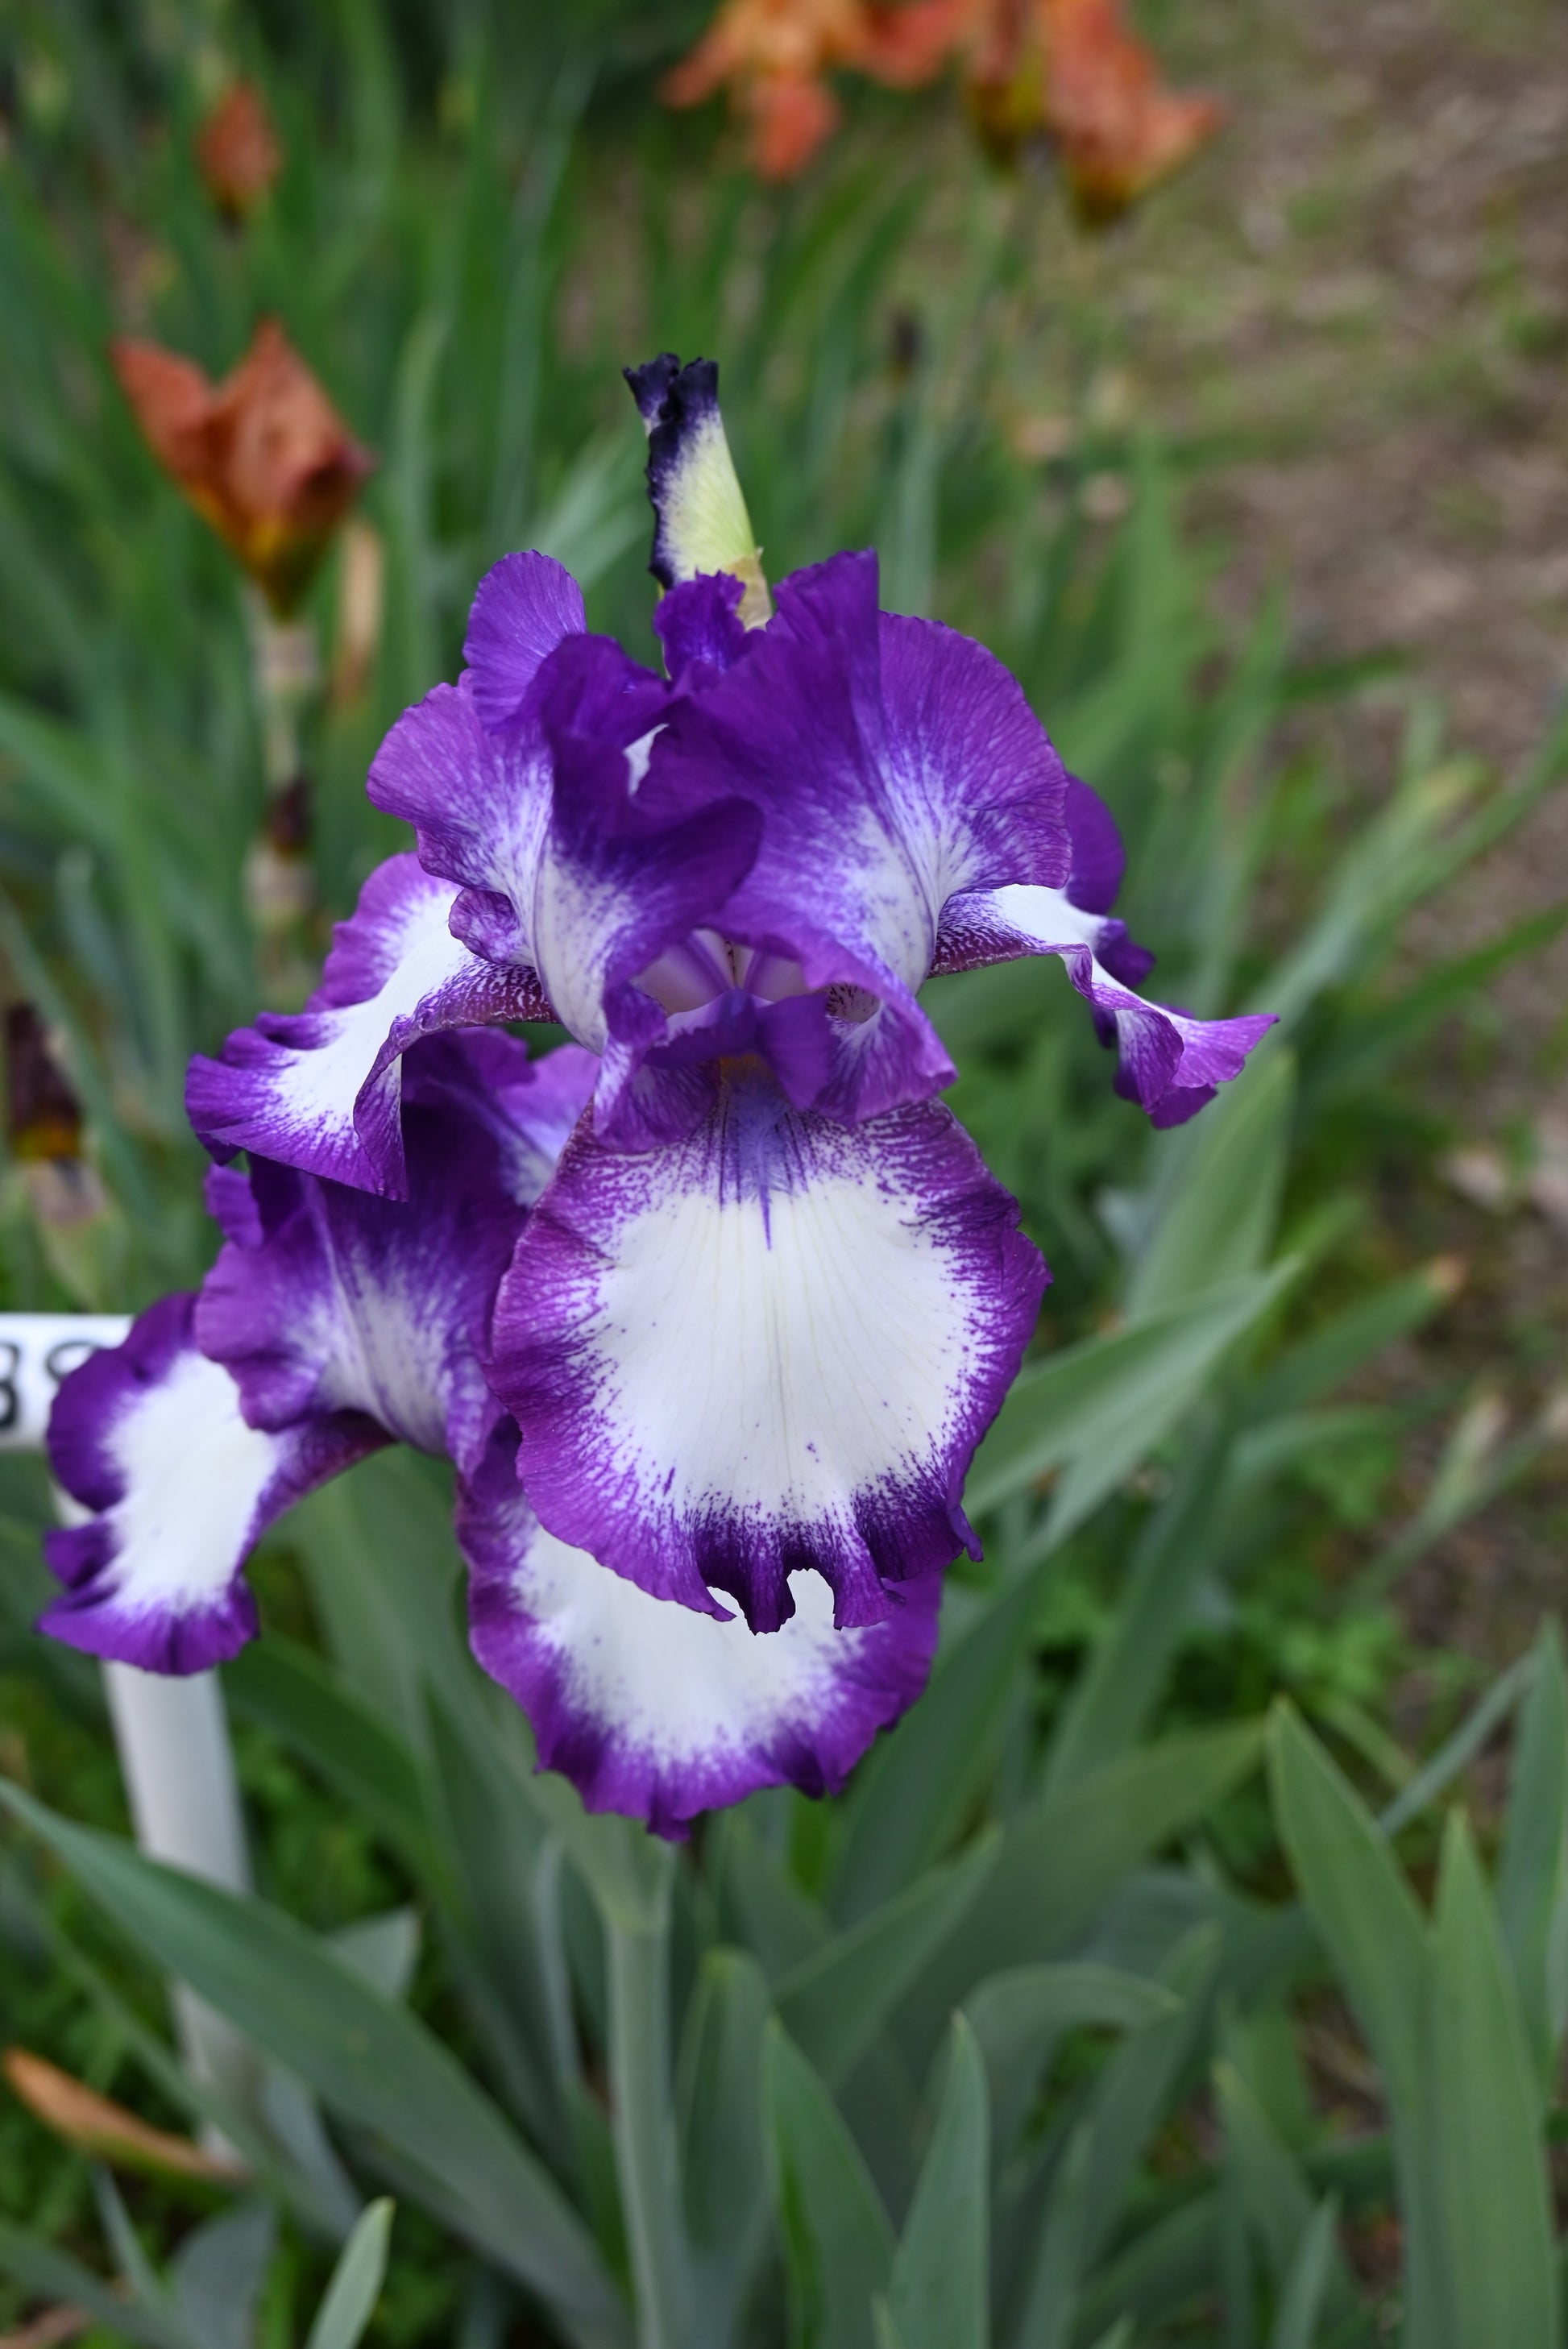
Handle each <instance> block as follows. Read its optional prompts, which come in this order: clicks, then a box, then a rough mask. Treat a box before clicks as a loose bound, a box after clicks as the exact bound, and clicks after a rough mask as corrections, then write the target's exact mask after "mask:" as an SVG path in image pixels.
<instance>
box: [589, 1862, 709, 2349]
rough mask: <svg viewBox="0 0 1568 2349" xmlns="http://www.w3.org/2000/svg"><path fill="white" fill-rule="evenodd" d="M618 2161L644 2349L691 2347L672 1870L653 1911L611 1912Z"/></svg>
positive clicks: (612, 2048) (613, 2087) (613, 2076)
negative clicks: (673, 2061)
mask: <svg viewBox="0 0 1568 2349" xmlns="http://www.w3.org/2000/svg"><path fill="white" fill-rule="evenodd" d="M605 1930H606V1934H607V1937H608V1942H609V1961H610V2088H611V2095H612V2097H613V2099H614V2137H615V2168H616V2173H617V2176H618V2177H619V2179H620V2185H621V2202H622V2208H623V2209H624V2215H625V2222H626V2240H627V2243H628V2245H629V2247H630V2251H631V2260H632V2276H633V2282H634V2286H635V2289H636V2298H637V2342H638V2349H686V2343H687V2340H688V2337H689V2336H688V2333H687V2329H686V2240H685V2228H684V2225H683V2221H682V2217H681V2204H680V2184H679V2169H678V2164H677V2157H676V2132H675V2119H674V2112H673V2106H672V2098H671V2077H670V2051H669V1874H668V1868H667V1866H666V1867H665V1872H664V1878H663V1885H662V1889H661V1895H660V1898H659V1899H658V1901H657V1902H656V1904H655V1915H654V1916H653V1917H652V1918H651V1919H649V1920H645V1921H643V1920H638V1921H633V1920H632V1919H631V1918H629V1917H628V1916H627V1915H625V1914H624V1913H623V1914H622V1915H620V1916H618V1917H617V1916H614V1915H606V1918H605Z"/></svg>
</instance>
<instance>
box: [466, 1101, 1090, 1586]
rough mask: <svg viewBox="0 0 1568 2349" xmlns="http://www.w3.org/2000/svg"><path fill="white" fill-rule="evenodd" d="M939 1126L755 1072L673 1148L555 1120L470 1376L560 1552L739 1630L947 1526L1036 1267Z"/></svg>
mask: <svg viewBox="0 0 1568 2349" xmlns="http://www.w3.org/2000/svg"><path fill="white" fill-rule="evenodd" d="M1016 1226H1017V1208H1016V1203H1015V1202H1014V1201H1013V1199H1012V1198H1011V1197H1010V1196H1009V1195H1008V1194H1007V1193H1006V1191H1004V1190H1003V1189H1002V1187H1001V1185H999V1184H997V1183H996V1182H995V1181H994V1180H993V1178H992V1177H991V1176H990V1175H989V1174H987V1173H986V1171H985V1166H984V1165H983V1164H982V1163H981V1160H980V1157H979V1154H978V1153H977V1152H976V1151H975V1147H974V1144H973V1143H971V1142H970V1140H969V1138H968V1136H967V1135H966V1134H965V1133H964V1131H963V1129H962V1128H961V1127H960V1126H959V1125H958V1124H957V1123H956V1121H955V1120H954V1118H953V1116H952V1114H951V1113H950V1112H948V1111H947V1110H946V1109H944V1108H943V1107H942V1106H941V1105H939V1104H936V1103H929V1102H927V1103H920V1104H916V1105H913V1106H912V1107H909V1108H906V1109H903V1110H900V1111H897V1112H892V1113H891V1114H889V1115H887V1116H885V1117H882V1118H881V1119H878V1120H874V1121H872V1122H871V1123H867V1124H864V1125H861V1126H860V1127H855V1128H851V1127H845V1126H842V1125H840V1124H838V1123H833V1122H832V1121H830V1120H829V1119H826V1118H823V1117H820V1116H815V1115H810V1114H808V1115H800V1114H798V1113H796V1112H793V1111H791V1110H790V1109H789V1105H788V1103H787V1102H785V1100H784V1098H783V1096H782V1095H781V1093H780V1092H779V1090H778V1088H777V1087H776V1085H775V1084H774V1082H773V1081H772V1079H771V1078H770V1077H769V1076H768V1075H767V1073H766V1072H765V1071H762V1070H761V1069H760V1067H759V1065H758V1064H755V1063H753V1064H752V1068H751V1069H750V1070H748V1069H746V1068H744V1067H743V1068H741V1069H740V1070H739V1071H738V1072H737V1073H735V1074H733V1075H732V1076H731V1077H730V1078H729V1079H728V1081H727V1082H726V1083H725V1084H724V1086H723V1087H722V1089H721V1091H720V1092H719V1094H718V1097H717V1101H716V1102H715V1103H714V1105H713V1107H712V1108H711V1110H710V1111H709V1112H708V1114H707V1118H706V1119H705V1121H704V1122H703V1123H702V1124H701V1125H700V1126H699V1127H698V1128H697V1129H696V1132H695V1133H692V1134H691V1135H690V1136H689V1137H688V1138H687V1139H686V1141H684V1142H683V1143H678V1144H672V1145H669V1146H666V1147H665V1148H664V1149H662V1150H659V1151H656V1152H652V1153H648V1154H643V1155H636V1156H634V1155H627V1154H617V1153H615V1152H614V1151H612V1150H610V1149H608V1148H606V1147H605V1146H604V1144H603V1143H602V1142H601V1141H600V1140H598V1139H597V1138H596V1137H595V1136H594V1135H593V1133H592V1132H590V1131H588V1130H587V1129H585V1128H583V1127H581V1126H580V1127H579V1128H578V1130H577V1132H576V1133H574V1135H573V1139H572V1141H571V1142H570V1143H568V1144H567V1147H566V1150H565V1152H564V1153H563V1154H562V1161H561V1164H560V1166H559V1168H558V1170H557V1172H556V1175H555V1179H554V1181H553V1182H552V1185H551V1186H550V1188H549V1190H548V1191H547V1192H546V1193H545V1194H544V1195H543V1197H542V1199H541V1201H540V1202H539V1205H538V1206H537V1207H536V1208H535V1210H534V1212H533V1214H532V1215H531V1217H530V1219H529V1222H528V1225H527V1227H526V1229H525V1231H524V1234H523V1237H522V1240H521V1243H520V1245H519V1247H518V1250H517V1254H516V1256H515V1257H514V1258H513V1260H512V1265H511V1270H510V1272H509V1273H508V1275H507V1277H506V1279H505V1280H504V1281H503V1283H502V1285H501V1289H500V1296H499V1298H498V1299H497V1303H496V1312H495V1319H494V1324H493V1332H492V1344H493V1350H494V1360H493V1362H492V1367H491V1373H490V1375H491V1383H492V1384H493V1385H494V1387H495V1389H496V1391H497V1392H498V1393H499V1394H500V1396H501V1398H502V1400H503V1401H504V1402H506V1404H507V1406H508V1408H509V1409H510V1410H511V1412H512V1413H513V1415H514V1416H515V1418H516V1419H517V1422H518V1424H519V1426H520V1428H521V1448H520V1453H519V1470H520V1474H521V1476H522V1479H523V1481H524V1484H525V1485H526V1487H527V1490H528V1493H529V1495H530V1498H531V1501H532V1502H533V1504H534V1506H535V1507H536V1508H537V1510H538V1512H539V1515H540V1517H541V1518H542V1522H543V1523H544V1525H545V1526H547V1527H548V1528H549V1530H550V1531H551V1532H552V1534H554V1535H555V1536H556V1537H558V1538H559V1539H560V1540H561V1541H562V1542H565V1543H568V1544H570V1545H573V1547H583V1548H585V1549H587V1550H589V1551H591V1552H592V1553H593V1556H594V1557H596V1558H598V1559H600V1560H601V1561H602V1562H603V1565H605V1566H607V1567H609V1568H612V1569H613V1570H614V1572H615V1573H617V1574H620V1575H623V1576H624V1577H625V1578H627V1579H628V1580H630V1581H633V1582H635V1583H637V1584H639V1585H640V1586H641V1587H642V1588H644V1589H645V1590H647V1591H649V1592H651V1593H653V1594H654V1595H655V1597H658V1598H660V1599H676V1600H678V1601H680V1602H682V1603H683V1604H684V1605H686V1607H688V1608H693V1609H697V1610H698V1611H700V1612H706V1613H708V1614H711V1615H721V1614H722V1612H723V1609H722V1607H721V1605H720V1603H719V1601H718V1600H717V1599H716V1598H715V1596H714V1592H715V1591H718V1590H721V1591H725V1592H727V1593H728V1594H729V1595H730V1596H731V1597H732V1598H734V1599H736V1600H737V1601H738V1604H739V1606H740V1608H741V1609H742V1612H743V1613H744V1614H745V1616H746V1618H747V1619H748V1622H749V1623H750V1624H751V1626H752V1628H753V1630H772V1629H774V1628H775V1627H777V1626H778V1625H779V1624H780V1623H782V1622H785V1621H786V1620H788V1619H789V1617H790V1615H791V1614H792V1612H793V1607H794V1601H793V1599H792V1596H791V1592H790V1588H789V1580H790V1577H791V1576H792V1575H796V1574H799V1573H801V1572H804V1571H806V1570H807V1569H810V1568H814V1569H815V1570H816V1571H817V1572H818V1573H820V1575H822V1576H823V1578H825V1579H826V1581H827V1582H828V1584H829V1585H830V1588H831V1589H832V1592H833V1595H834V1602H835V1615H836V1620H837V1622H838V1624H839V1625H840V1627H841V1628H848V1627H858V1626H861V1625H865V1624H869V1623H873V1622H879V1621H881V1620H882V1619H883V1618H884V1617H886V1616H887V1615H888V1613H889V1612H890V1599H889V1595H888V1591H887V1589H886V1588H884V1584H898V1585H902V1584H903V1583H905V1582H913V1581H918V1580H919V1579H920V1578H922V1577H923V1576H926V1575H930V1574H933V1573H935V1572H937V1571H939V1570H940V1569H941V1568H944V1567H945V1566H946V1565H947V1564H948V1563H949V1562H950V1561H951V1559H952V1558H953V1557H954V1556H955V1555H956V1553H957V1552H958V1550H959V1549H960V1548H961V1547H964V1546H965V1544H968V1543H971V1542H972V1539H973V1537H972V1536H971V1534H970V1530H969V1527H968V1525H967V1522H966V1520H965V1516H964V1514H963V1509H962V1506H961V1503H962V1493H963V1485H964V1477H965V1472H966V1470H967V1468H968V1465H969V1461H970V1458H971V1456H972V1454H973V1453H974V1450H975V1445H976V1444H978V1442H979V1440H980V1437H981V1436H982V1434H983V1433H985V1428H986V1427H987V1426H988V1425H989V1423H990V1421H991V1419H992V1417H993V1415H994V1414H995V1411H996V1410H997V1408H998V1406H999V1404H1000V1403H1001V1401H1002V1398H1003V1396H1004V1395H1005V1393H1006V1390H1007V1387H1008V1384H1009V1383H1010V1381H1011V1380H1012V1378H1013V1376H1014V1373H1015V1372H1016V1369H1017V1367H1018V1363H1019V1361H1020V1360H1021V1358H1022V1355H1023V1351H1024V1348H1025V1346H1026V1343H1027V1341H1028V1338H1029V1334H1030V1332H1031V1330H1032V1329H1033V1327H1034V1322H1035V1316H1036V1313H1037V1309H1038V1305H1039V1300H1040V1295H1041V1291H1042V1288H1043V1287H1044V1283H1045V1278H1046V1274H1045V1268H1044V1266H1043V1265H1042V1263H1041V1261H1040V1258H1039V1256H1038V1254H1037V1251H1036V1249H1035V1248H1034V1247H1033V1246H1032V1245H1031V1243H1030V1242H1029V1241H1028V1240H1026V1238H1025V1237H1023V1235H1022V1234H1021V1233H1020V1232H1019V1231H1018V1230H1017V1228H1016Z"/></svg>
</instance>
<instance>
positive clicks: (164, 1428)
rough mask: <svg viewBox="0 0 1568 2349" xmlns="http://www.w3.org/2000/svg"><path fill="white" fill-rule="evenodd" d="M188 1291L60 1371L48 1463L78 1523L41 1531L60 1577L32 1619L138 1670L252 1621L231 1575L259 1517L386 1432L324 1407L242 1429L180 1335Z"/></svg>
mask: <svg viewBox="0 0 1568 2349" xmlns="http://www.w3.org/2000/svg"><path fill="white" fill-rule="evenodd" d="M194 1305H195V1299H194V1298H193V1297H191V1296H177V1297H166V1298H163V1299H160V1302H159V1303H158V1304H156V1305H154V1306H151V1307H150V1309H148V1311H147V1312H145V1313H144V1314H142V1315H141V1317H140V1319H139V1320H138V1321H136V1322H135V1323H134V1324H133V1326H132V1328H131V1330H130V1333H129V1336H128V1337H127V1339H126V1340H125V1342H124V1344H123V1345H120V1346H116V1347H112V1348H105V1349H104V1350H103V1351H102V1352H100V1353H97V1354H94V1355H93V1356H91V1358H90V1359H89V1360H88V1361H86V1362H84V1363H83V1364H82V1366H81V1368H80V1369H79V1370H77V1371H73V1372H72V1373H71V1375H70V1377H69V1378H68V1379H67V1380H65V1381H64V1382H63V1383H62V1385H61V1387H60V1392H59V1393H58V1395H57V1398H56V1401H55V1408H54V1412H53V1414H52V1416H51V1419H50V1422H49V1463H50V1466H51V1467H52V1468H53V1470H54V1473H55V1475H56V1478H57V1481H58V1482H59V1484H60V1485H63V1487H64V1488H65V1490H66V1492H67V1493H68V1494H69V1495H70V1496H71V1497H72V1499H73V1500H75V1501H76V1502H77V1504H78V1505H79V1506H81V1507H83V1508H85V1509H88V1510H90V1511H92V1512H93V1513H94V1514H93V1515H92V1516H90V1517H89V1518H88V1521H87V1522H86V1523H85V1524H81V1525H75V1526H59V1527H57V1528H55V1529H54V1530H53V1531H51V1532H50V1533H48V1534H47V1535H46V1537H45V1544H44V1549H45V1556H46V1558H47V1560H48V1563H49V1566H50V1568H51V1569H52V1570H53V1572H54V1573H55V1574H56V1575H57V1577H58V1578H59V1579H60V1581H61V1582H62V1583H63V1584H64V1585H65V1588H64V1590H63V1592H62V1594H61V1596H60V1597H59V1598H58V1599H56V1600H55V1601H54V1603H53V1605H52V1606H51V1607H49V1608H48V1609H47V1610H46V1613H45V1614H44V1616H43V1618H42V1619H41V1621H40V1623H39V1627H38V1628H39V1629H40V1630H44V1631H47V1632H49V1633H50V1634H51V1635H52V1636H53V1637H54V1638H55V1639H57V1640H64V1641H65V1642H66V1644H67V1646H68V1647H73V1648H80V1649H84V1650H85V1651H87V1653H88V1654H89V1655H94V1656H103V1657H105V1658H108V1659H110V1660H112V1661H115V1662H117V1663H125V1664H138V1665H139V1666H140V1667H141V1668H142V1670H143V1671H154V1672H199V1671H207V1670H208V1669H209V1668H210V1667H211V1665H213V1664H216V1663H222V1661H224V1660H225V1659H226V1658H228V1657H230V1656H232V1655H236V1654H237V1653H238V1652H239V1651H240V1649H241V1648H242V1647H243V1646H244V1644H245V1642H246V1641H247V1640H250V1639H252V1638H253V1637H254V1635H255V1630H256V1610H255V1602H254V1601H253V1599H252V1597H251V1594H250V1592H249V1591H248V1590H247V1588H245V1585H244V1582H243V1581H242V1578H241V1572H240V1569H241V1568H242V1565H243V1563H244V1560H245V1558H246V1557H247V1556H248V1555H249V1553H250V1551H251V1550H252V1548H253V1547H254V1545H255V1544H256V1542H257V1541H259V1540H260V1538H261V1537H262V1535H263V1533H264V1532H265V1530H266V1528H267V1526H269V1525H271V1524H272V1522H273V1519H274V1518H275V1517H277V1516H281V1515H282V1513H283V1511H284V1509H286V1508H288V1507H289V1506H290V1505H291V1504H292V1503H293V1502H294V1501H296V1500H298V1499H299V1498H300V1496H301V1495H303V1494H304V1493H308V1492H309V1491H311V1490H312V1489H313V1487H314V1486H315V1485H320V1484H322V1483H324V1482H325V1480H326V1479H327V1478H328V1477H329V1476H335V1475H337V1474H338V1473H339V1471H340V1470H342V1469H344V1468H346V1467H348V1466H350V1465H351V1464H352V1463H353V1462H354V1461H356V1460H358V1459H362V1458H363V1457H364V1456H365V1454H366V1453H368V1452H374V1451H375V1450H377V1447H378V1446H379V1445H380V1444H384V1443H385V1442H386V1440H387V1439H386V1437H385V1436H384V1435H383V1434H382V1433H381V1431H380V1429H379V1428H377V1427H375V1426H373V1425H372V1424H371V1423H370V1422H369V1421H368V1420H366V1419H363V1418H360V1417H358V1416H356V1415H353V1414H348V1413H337V1414H334V1415H332V1416H330V1417H326V1418H321V1419H315V1420H312V1421H309V1422H306V1423H303V1424H301V1425H299V1426H296V1427H294V1428H290V1429H287V1430H284V1431H283V1432H281V1433H268V1432H266V1431H264V1430H262V1429H258V1428H252V1427H248V1426H247V1425H246V1423H245V1422H244V1420H243V1419H242V1416H241V1413H240V1402H239V1392H238V1390H237V1389H236V1387H235V1385H234V1382H233V1381H232V1379H231V1378H230V1376H229V1374H228V1372H227V1371H224V1370H222V1369H221V1368H220V1367H219V1366H218V1364H216V1363H215V1362H210V1361H208V1360H207V1359H206V1357H205V1356H204V1355H203V1354H201V1352H200V1351H199V1350H198V1349H197V1347H196V1343H195V1340H194V1338H193V1336H192V1333H191V1319H192V1310H193V1308H194Z"/></svg>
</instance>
